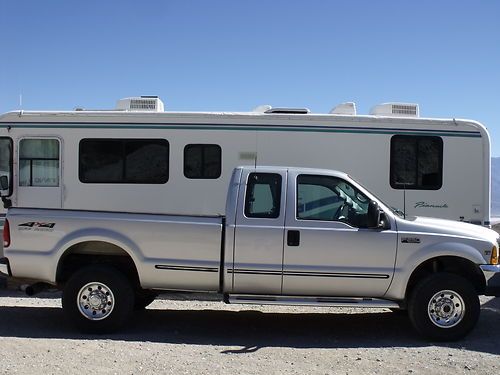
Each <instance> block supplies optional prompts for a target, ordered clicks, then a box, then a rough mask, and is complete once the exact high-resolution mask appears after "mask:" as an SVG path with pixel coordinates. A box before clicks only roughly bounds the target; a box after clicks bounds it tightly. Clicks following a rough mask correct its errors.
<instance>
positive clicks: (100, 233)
mask: <svg viewBox="0 0 500 375" xmlns="http://www.w3.org/2000/svg"><path fill="white" fill-rule="evenodd" d="M89 241H100V242H106V243H109V244H112V245H115V246H117V247H119V248H121V249H122V250H123V251H125V252H126V253H127V254H128V256H130V258H131V259H132V261H133V262H134V264H135V268H136V269H137V272H138V273H139V272H140V271H139V269H140V267H138V266H137V265H138V264H140V262H142V261H143V260H144V254H143V253H142V252H141V250H140V248H139V247H138V246H137V244H136V243H135V242H134V241H132V239H130V238H129V237H127V236H124V235H123V234H122V233H119V232H116V231H113V230H109V229H102V228H85V229H81V230H76V231H74V232H71V233H68V234H67V235H66V236H64V237H63V238H62V239H61V240H60V241H59V242H58V243H57V244H56V246H55V249H56V250H55V252H54V253H53V254H52V256H53V259H57V262H53V267H52V268H53V269H52V272H51V275H52V278H53V280H52V281H53V282H55V281H56V275H57V270H58V268H59V264H60V262H61V259H62V257H63V256H64V254H65V253H66V252H67V251H68V250H69V249H70V248H71V247H72V246H74V245H77V244H79V243H83V242H89ZM141 279H142V278H141V275H140V273H139V280H141Z"/></svg>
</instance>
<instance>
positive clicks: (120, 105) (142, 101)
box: [116, 96, 164, 112]
mask: <svg viewBox="0 0 500 375" xmlns="http://www.w3.org/2000/svg"><path fill="white" fill-rule="evenodd" d="M116 109H117V110H120V111H131V112H163V111H164V108H163V102H162V101H161V100H160V98H158V97H157V96H141V97H133V98H124V99H120V100H118V102H117V103H116Z"/></svg>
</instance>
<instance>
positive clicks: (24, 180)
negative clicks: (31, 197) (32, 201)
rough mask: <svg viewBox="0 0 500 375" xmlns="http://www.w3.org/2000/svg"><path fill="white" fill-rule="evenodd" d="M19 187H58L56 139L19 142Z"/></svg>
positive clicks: (57, 146)
mask: <svg viewBox="0 0 500 375" xmlns="http://www.w3.org/2000/svg"><path fill="white" fill-rule="evenodd" d="M19 186H40V187H54V186H59V141H58V140H57V139H22V140H21V141H20V142H19Z"/></svg>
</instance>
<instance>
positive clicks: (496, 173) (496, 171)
mask: <svg viewBox="0 0 500 375" xmlns="http://www.w3.org/2000/svg"><path fill="white" fill-rule="evenodd" d="M491 215H492V216H500V158H491Z"/></svg>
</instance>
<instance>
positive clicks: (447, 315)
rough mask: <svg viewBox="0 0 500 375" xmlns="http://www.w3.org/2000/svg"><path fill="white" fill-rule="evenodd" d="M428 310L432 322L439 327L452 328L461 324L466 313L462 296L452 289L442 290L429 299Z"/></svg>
mask: <svg viewBox="0 0 500 375" xmlns="http://www.w3.org/2000/svg"><path fill="white" fill-rule="evenodd" d="M427 312H428V314H429V318H430V319H431V321H432V323H434V324H435V325H436V326H438V327H439V328H451V327H454V326H456V325H457V324H459V323H460V322H461V321H462V319H463V317H464V314H465V303H464V301H463V299H462V297H461V296H460V295H459V294H458V293H456V292H454V291H452V290H442V291H439V292H437V293H436V294H434V296H432V298H431V299H430V301H429V305H428V307H427Z"/></svg>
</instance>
